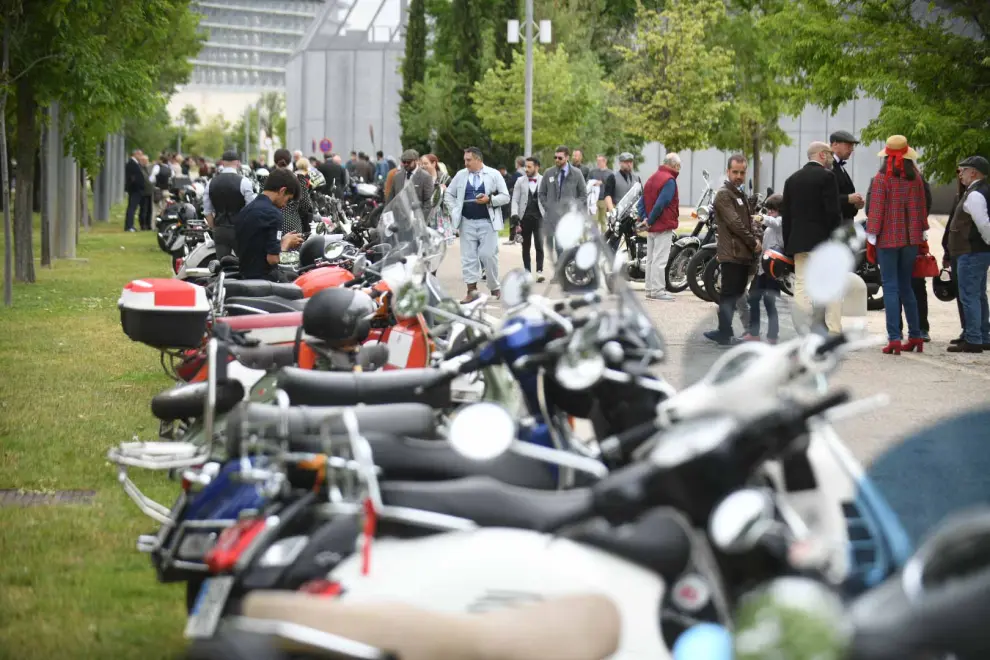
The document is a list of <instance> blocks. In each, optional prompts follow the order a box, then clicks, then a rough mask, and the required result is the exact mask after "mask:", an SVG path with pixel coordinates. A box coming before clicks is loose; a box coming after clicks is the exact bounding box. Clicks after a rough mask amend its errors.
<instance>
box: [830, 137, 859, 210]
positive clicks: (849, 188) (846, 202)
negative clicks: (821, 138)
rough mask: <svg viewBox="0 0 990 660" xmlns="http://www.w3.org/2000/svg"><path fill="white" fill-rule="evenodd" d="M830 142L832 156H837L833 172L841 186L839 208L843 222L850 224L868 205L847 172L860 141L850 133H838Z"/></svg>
mask: <svg viewBox="0 0 990 660" xmlns="http://www.w3.org/2000/svg"><path fill="white" fill-rule="evenodd" d="M828 141H829V142H830V143H831V145H830V146H831V148H832V154H833V155H834V156H835V164H834V165H833V167H832V172H833V173H834V174H835V180H836V182H837V183H838V184H839V208H840V209H841V211H842V220H843V222H845V223H847V224H849V223H851V222H852V221H853V220H855V218H856V214H857V213H859V210H860V209H861V208H863V206H865V205H866V201H865V200H864V199H863V196H862V195H861V194H860V193H858V192H856V186H855V184H853V180H852V177H850V176H849V173H848V172H846V162H847V161H848V160H849V157H850V156H852V154H853V151H855V150H856V145H857V144H859V140H857V139H856V138H855V137H854V136H853V134H852V133H850V132H849V131H836V132H834V133H832V135H830V136H829V138H828Z"/></svg>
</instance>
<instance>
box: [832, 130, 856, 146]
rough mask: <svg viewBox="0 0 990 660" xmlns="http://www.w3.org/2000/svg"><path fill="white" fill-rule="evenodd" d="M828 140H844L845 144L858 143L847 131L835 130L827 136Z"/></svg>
mask: <svg viewBox="0 0 990 660" xmlns="http://www.w3.org/2000/svg"><path fill="white" fill-rule="evenodd" d="M828 141H829V142H830V143H832V142H845V143H846V144H859V140H857V139H856V137H855V136H854V135H853V134H852V133H850V132H849V131H836V132H834V133H832V134H831V135H829V136H828Z"/></svg>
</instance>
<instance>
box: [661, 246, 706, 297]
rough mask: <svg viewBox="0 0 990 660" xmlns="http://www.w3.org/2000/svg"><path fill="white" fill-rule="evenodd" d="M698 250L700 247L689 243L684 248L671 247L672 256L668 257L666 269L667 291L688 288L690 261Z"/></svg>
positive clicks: (672, 291)
mask: <svg viewBox="0 0 990 660" xmlns="http://www.w3.org/2000/svg"><path fill="white" fill-rule="evenodd" d="M697 252H698V247H697V246H696V245H688V246H686V247H683V248H680V247H677V246H676V245H674V246H673V247H671V248H670V258H669V259H667V268H666V269H665V270H664V278H665V279H666V280H667V291H670V292H671V293H680V292H681V291H683V290H684V289H686V288H688V277H687V272H688V263H690V261H691V257H693V256H694V255H695V254H696V253H697Z"/></svg>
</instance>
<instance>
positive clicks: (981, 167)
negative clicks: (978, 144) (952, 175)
mask: <svg viewBox="0 0 990 660" xmlns="http://www.w3.org/2000/svg"><path fill="white" fill-rule="evenodd" d="M959 167H972V168H973V169H974V170H976V171H977V172H981V173H982V174H983V176H990V161H988V160H987V159H986V158H984V157H983V156H970V157H969V158H967V159H965V160H962V161H960V162H959Z"/></svg>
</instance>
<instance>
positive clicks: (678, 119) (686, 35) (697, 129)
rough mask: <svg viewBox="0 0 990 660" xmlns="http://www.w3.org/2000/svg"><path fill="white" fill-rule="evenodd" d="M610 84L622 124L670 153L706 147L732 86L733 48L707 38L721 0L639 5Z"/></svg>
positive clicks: (721, 13)
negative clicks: (660, 6)
mask: <svg viewBox="0 0 990 660" xmlns="http://www.w3.org/2000/svg"><path fill="white" fill-rule="evenodd" d="M636 17H637V24H636V30H635V33H634V38H633V41H632V43H631V44H629V45H621V46H617V47H616V49H617V51H618V53H619V54H620V55H621V57H622V60H623V66H622V67H621V69H620V71H619V72H618V74H617V76H618V84H617V85H613V86H612V89H613V92H614V93H615V94H617V95H618V96H619V97H620V98H621V99H622V103H621V104H620V105H619V106H618V107H617V109H616V112H617V115H618V117H619V118H620V119H621V120H622V122H623V125H624V127H625V129H626V130H627V131H628V132H629V133H632V134H634V135H638V136H641V137H642V138H643V139H645V140H647V141H652V140H656V141H659V142H663V144H664V146H666V147H667V149H668V150H670V151H677V150H681V149H701V148H705V147H707V146H709V144H710V143H711V140H712V136H713V134H714V133H715V131H716V128H717V125H718V117H719V114H720V113H721V111H722V109H723V108H724V107H725V105H726V104H727V101H725V100H721V99H723V98H724V97H725V95H726V94H727V92H728V90H729V88H730V84H731V81H730V76H731V73H732V55H731V52H730V51H728V50H727V49H725V48H724V47H722V46H717V45H715V46H713V45H709V44H706V43H705V35H706V34H707V33H709V32H711V31H714V30H716V29H718V26H719V25H720V24H721V23H722V22H724V21H725V19H726V13H725V6H724V4H723V0H670V2H669V3H668V5H667V8H666V9H664V11H662V12H660V13H657V12H655V11H651V10H649V9H647V8H645V7H643V6H642V5H641V6H640V7H639V9H638V11H637V14H636Z"/></svg>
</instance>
